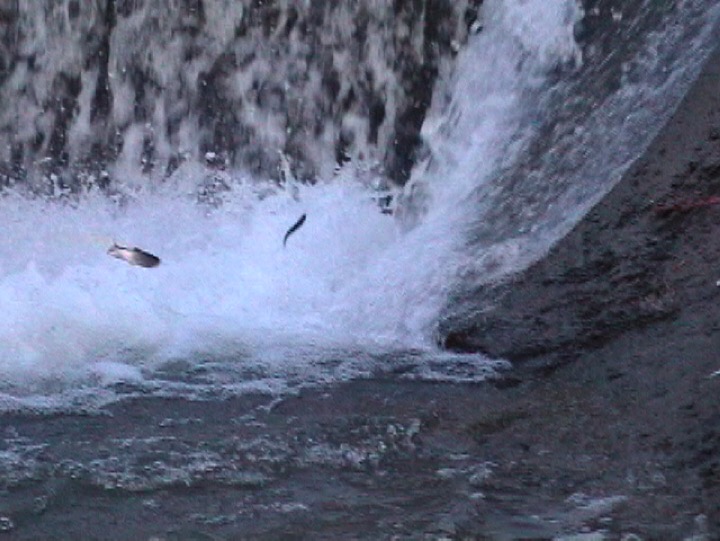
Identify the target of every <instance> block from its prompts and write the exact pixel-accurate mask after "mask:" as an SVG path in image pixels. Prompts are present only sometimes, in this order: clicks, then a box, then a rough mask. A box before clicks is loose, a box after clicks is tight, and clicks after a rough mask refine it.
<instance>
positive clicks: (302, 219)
mask: <svg viewBox="0 0 720 541" xmlns="http://www.w3.org/2000/svg"><path fill="white" fill-rule="evenodd" d="M305 218H306V216H305V214H303V215H302V216H300V219H299V220H298V221H297V222H295V224H293V226H292V227H291V228H290V229H288V231H287V233H285V238H283V246H285V243H286V242H287V240H288V237H289V236H290V235H292V234H293V233H295V231H297V230H298V229H300V228H301V227H302V224H304V223H305Z"/></svg>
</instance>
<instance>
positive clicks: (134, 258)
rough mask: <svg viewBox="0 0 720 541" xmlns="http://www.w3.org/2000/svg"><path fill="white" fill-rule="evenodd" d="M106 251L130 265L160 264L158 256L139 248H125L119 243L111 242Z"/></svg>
mask: <svg viewBox="0 0 720 541" xmlns="http://www.w3.org/2000/svg"><path fill="white" fill-rule="evenodd" d="M107 253H108V254H109V255H111V256H113V257H117V258H118V259H122V260H123V261H126V262H127V263H129V264H130V265H137V266H138V267H146V268H151V267H157V266H158V265H159V264H160V258H159V257H157V256H155V255H153V254H151V253H149V252H146V251H145V250H141V249H140V248H126V247H125V246H120V245H119V244H113V245H112V246H111V247H110V249H108V251H107Z"/></svg>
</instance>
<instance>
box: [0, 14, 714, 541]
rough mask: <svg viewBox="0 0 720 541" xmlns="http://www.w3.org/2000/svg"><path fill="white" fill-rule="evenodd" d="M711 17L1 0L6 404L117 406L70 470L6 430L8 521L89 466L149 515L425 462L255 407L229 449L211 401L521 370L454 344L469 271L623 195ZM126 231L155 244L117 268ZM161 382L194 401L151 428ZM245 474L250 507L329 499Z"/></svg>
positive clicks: (371, 433)
mask: <svg viewBox="0 0 720 541" xmlns="http://www.w3.org/2000/svg"><path fill="white" fill-rule="evenodd" d="M719 15H720V7H718V6H717V5H716V3H715V2H712V1H703V0H683V1H674V2H671V1H668V2H656V1H654V0H633V1H625V2H612V1H600V0H586V1H585V2H584V3H580V2H578V1H576V0H486V1H485V2H471V1H463V2H442V1H420V0H417V1H412V2H411V1H408V2H404V1H395V2H350V1H348V2H323V1H318V2H303V3H299V4H298V3H293V2H284V1H277V2H225V1H222V0H205V1H182V2H180V1H171V0H165V1H163V2H143V1H142V0H106V1H101V2H78V1H76V0H67V1H63V2H56V1H38V2H35V1H33V2H30V1H24V0H17V1H16V2H8V3H6V5H4V6H3V8H2V10H1V11H0V18H1V19H2V21H3V23H4V24H3V26H2V27H1V28H2V29H1V30H0V33H1V35H0V38H2V39H1V40H0V42H1V45H0V94H1V95H2V105H1V106H0V141H2V145H0V146H1V148H0V160H1V162H2V163H1V164H0V166H1V173H2V181H3V186H4V188H3V191H2V194H0V216H2V223H3V236H2V238H3V240H2V242H1V243H0V305H1V306H2V310H1V311H0V410H1V411H2V412H4V413H5V414H6V415H7V416H8V417H7V419H10V420H12V419H17V418H22V417H23V416H31V417H32V418H34V416H39V419H48V421H47V423H48V424H47V425H42V421H40V422H41V424H40V425H33V426H35V427H36V429H37V427H38V426H46V427H49V428H47V429H48V430H49V431H50V432H52V431H53V430H55V429H53V428H52V423H53V422H59V423H60V425H62V426H61V429H62V432H63V433H65V432H66V431H70V432H72V431H73V430H75V431H76V432H77V430H79V429H78V428H77V427H76V428H73V426H74V425H73V424H72V421H71V420H72V418H73V415H75V414H78V413H82V414H86V415H88V414H89V415H93V416H94V415H99V416H100V417H99V418H103V417H102V414H103V413H107V412H108V411H109V410H108V409H107V408H109V407H111V406H112V407H114V408H116V409H115V410H113V411H114V414H115V415H117V416H119V417H118V421H117V431H116V432H113V429H112V424H111V425H110V426H107V427H104V428H103V429H102V430H103V431H106V432H104V434H105V436H103V437H104V438H106V440H104V441H105V444H104V445H105V446H100V448H95V446H94V445H93V443H92V441H86V440H83V438H82V434H74V436H72V437H73V438H76V440H75V441H76V445H75V446H73V445H72V444H66V445H65V447H63V446H62V445H60V447H59V449H60V450H57V449H58V448H56V450H55V451H53V452H55V453H57V454H55V455H53V460H55V461H56V463H55V464H50V463H49V459H47V458H46V457H45V455H46V454H47V453H48V450H47V446H48V445H49V443H48V442H49V441H51V440H52V437H56V436H57V435H56V436H52V437H51V436H50V435H48V434H47V433H43V431H42V429H40V430H39V432H36V433H34V434H26V435H21V434H19V433H18V432H17V431H16V429H15V428H13V426H12V423H11V422H10V421H8V423H9V424H8V425H7V428H6V433H7V434H6V435H7V437H6V440H5V443H4V444H3V445H4V447H3V449H2V450H1V452H2V454H3V456H4V459H3V466H2V467H3V469H4V470H5V471H4V478H3V479H4V480H3V481H2V487H1V488H2V489H3V490H5V493H7V494H9V495H12V494H13V493H14V492H13V491H17V494H16V496H17V495H18V494H22V497H20V496H17V498H16V499H15V500H13V499H12V498H10V499H8V500H7V501H6V503H5V504H3V505H4V506H5V508H6V510H7V512H6V514H7V517H5V518H4V519H3V520H6V521H7V522H6V523H0V527H3V526H2V525H3V524H5V525H6V526H7V528H8V529H10V530H12V529H14V528H15V522H17V523H19V524H22V523H27V522H31V520H30V519H28V518H27V517H31V516H34V515H33V513H39V514H42V513H44V512H45V510H46V509H47V508H48V506H52V502H53V501H54V499H53V498H55V496H53V495H54V494H56V493H57V491H58V490H60V491H61V492H62V490H65V488H62V489H60V488H58V487H65V486H66V483H71V482H72V480H77V482H78V483H80V485H81V486H82V487H84V488H83V490H84V489H88V490H100V491H101V492H102V491H103V490H112V491H116V492H117V491H119V492H121V493H122V492H123V491H127V492H128V493H130V494H138V493H143V494H145V493H150V494H151V495H150V496H148V497H147V498H145V499H144V500H143V501H142V505H143V506H144V507H143V508H144V509H146V510H147V509H150V510H152V509H154V508H155V507H156V506H159V505H160V504H159V503H158V502H157V501H156V500H155V499H153V496H152V493H153V492H152V491H157V490H166V489H168V487H176V486H184V487H199V486H210V487H215V488H213V489H212V490H221V489H220V488H217V487H222V490H225V489H226V488H227V487H235V488H237V487H241V488H243V489H244V488H247V487H250V488H253V489H255V490H258V489H260V488H262V487H264V486H265V485H266V483H268V482H269V480H270V479H272V478H273V476H274V475H278V474H279V472H280V471H284V469H288V468H290V469H292V468H294V467H300V466H298V465H301V466H302V468H304V467H308V465H313V464H320V465H322V466H323V467H329V468H331V469H332V468H336V467H337V468H341V469H342V468H344V467H348V468H350V470H352V469H353V468H360V469H362V468H365V467H370V466H372V464H376V463H377V462H378V461H380V460H381V459H382V457H384V456H386V455H387V454H388V453H391V454H393V456H396V455H397V456H404V454H407V453H410V454H412V453H413V452H414V451H413V450H414V449H415V447H414V443H413V434H415V433H416V432H417V430H418V429H419V428H418V426H415V425H413V424H412V423H410V424H408V425H407V426H395V425H393V424H392V423H388V422H386V420H383V419H379V418H373V419H371V420H369V421H367V420H366V422H365V423H364V424H363V423H360V424H359V425H358V426H345V427H342V428H341V429H338V432H337V438H338V439H339V440H346V441H331V440H332V437H331V439H330V440H328V441H316V440H313V435H312V434H309V433H307V432H303V430H300V429H297V430H295V431H293V430H292V429H290V428H288V427H287V426H285V424H286V423H289V421H287V420H284V421H282V422H281V424H282V430H280V429H279V428H278V426H275V427H274V428H268V426H267V425H265V424H263V423H271V422H272V421H271V420H270V421H269V420H268V419H267V418H265V420H264V421H263V422H262V423H261V422H260V421H259V420H258V419H259V417H257V418H256V417H255V416H254V414H251V413H247V417H246V418H243V417H237V418H234V419H233V420H232V426H233V430H234V432H235V438H236V439H233V440H232V441H231V440H226V439H223V430H222V429H221V428H220V427H221V426H222V421H221V420H222V413H220V412H219V411H218V408H220V405H221V404H223V403H224V402H223V401H227V400H230V401H234V402H233V404H235V405H234V406H233V408H236V409H233V411H235V412H237V411H240V410H243V408H245V409H246V410H247V411H248V412H252V411H255V409H254V408H256V407H261V409H262V408H267V407H270V406H269V404H270V403H271V402H270V401H271V400H274V399H277V398H278V397H282V396H285V395H286V394H287V393H293V392H297V391H299V390H301V389H316V391H315V392H316V393H318V396H321V394H322V393H323V392H324V391H323V389H324V388H326V387H327V386H328V385H332V384H337V383H339V382H343V381H350V380H355V379H357V378H370V377H374V378H377V377H380V378H390V379H392V380H394V381H396V383H397V384H398V385H399V386H400V387H402V382H403V381H415V382H418V381H419V382H437V381H445V382H456V383H457V384H467V383H474V382H479V381H483V380H485V379H486V378H488V377H490V378H497V377H501V376H502V374H503V373H504V371H505V370H506V369H507V368H508V367H509V365H508V364H507V363H505V362H503V361H502V360H491V359H487V358H485V357H483V356H482V355H479V354H478V355H462V356H461V355H453V354H450V353H446V352H443V351H442V350H441V349H439V346H438V344H441V343H442V336H441V335H439V333H438V325H439V322H440V321H441V320H442V319H443V318H446V317H447V316H448V315H452V316H453V317H472V313H473V305H472V299H470V298H467V296H466V295H463V292H464V291H467V290H469V289H470V288H471V287H472V286H476V285H477V284H478V283H481V282H483V281H486V280H490V279H496V278H498V277H501V276H503V275H506V274H507V273H510V272H513V271H516V270H518V269H521V268H523V267H525V266H526V265H528V264H529V263H531V262H532V261H534V260H536V259H537V258H539V257H541V256H542V255H543V254H544V253H545V252H546V251H547V249H548V248H549V247H550V246H551V245H552V244H553V242H555V241H556V240H557V239H558V238H560V237H561V236H562V235H563V234H565V233H566V232H567V231H568V229H569V228H570V227H571V226H572V225H573V224H574V223H576V222H577V220H578V219H579V218H580V217H581V216H582V215H583V214H584V213H585V212H586V211H587V210H588V208H590V207H591V206H592V205H593V204H594V203H595V202H597V201H598V199H599V198H600V197H602V196H603V195H604V194H605V193H607V191H608V190H609V189H610V188H611V187H612V186H613V185H614V183H615V182H617V180H618V179H619V178H620V176H621V175H622V173H623V172H624V171H625V170H626V168H627V167H628V165H629V164H630V163H631V161H632V160H633V159H635V158H636V157H637V156H638V155H639V153H640V152H642V150H643V149H644V148H645V147H646V146H647V144H648V143H649V141H650V139H651V138H652V136H653V134H654V133H656V132H657V130H658V129H659V128H660V127H661V125H662V123H663V121H664V120H665V119H666V118H667V117H668V116H669V114H670V113H671V112H672V111H673V108H674V107H675V106H676V105H677V103H678V101H679V99H680V98H681V97H682V96H683V94H684V93H685V92H686V90H687V88H688V87H689V85H690V83H691V82H692V81H693V79H694V78H695V77H696V75H697V73H698V71H699V69H700V66H701V65H702V63H703V60H704V59H705V58H706V57H707V55H708V53H709V51H710V49H711V47H712V44H713V43H714V39H716V38H717V29H716V23H717V19H718V16H719ZM302 214H306V215H307V220H306V222H305V224H304V225H303V226H302V227H301V228H300V229H299V230H298V231H297V232H295V233H294V234H293V235H292V236H291V237H290V238H289V240H288V242H287V246H283V242H282V241H283V236H284V234H285V232H286V230H287V229H288V228H289V227H290V226H291V225H292V224H293V223H295V221H296V220H297V219H298V217H299V216H301V215H302ZM114 241H115V242H118V243H119V244H124V245H131V246H139V247H141V248H143V249H145V250H148V251H150V252H152V253H155V254H157V255H158V256H160V257H161V259H162V264H161V265H160V266H159V267H157V268H154V269H144V268H139V267H131V266H128V265H125V264H124V263H123V262H121V261H118V260H116V259H112V258H110V257H108V256H107V255H106V254H105V252H106V250H107V248H109V247H110V245H112V243H113V242H114ZM258 397H260V398H258ZM141 398H142V399H145V400H160V402H157V403H156V402H152V404H155V405H156V406H154V407H157V408H158V410H157V411H160V412H162V403H163V402H162V400H163V399H171V398H172V399H185V400H188V402H187V403H185V404H186V405H184V406H182V407H183V408H187V409H188V411H187V412H184V413H182V414H178V415H177V416H175V417H173V415H174V414H173V415H170V414H168V416H167V418H165V417H164V416H163V414H162V413H157V411H155V413H153V416H155V417H157V419H155V418H154V421H153V422H154V423H155V424H152V423H151V424H150V425H149V426H152V427H154V430H147V431H143V430H142V429H140V428H131V426H132V423H131V421H130V420H128V419H132V415H134V414H135V413H133V408H142V406H140V405H139V404H140V402H138V404H137V405H133V404H135V402H134V401H135V400H140V399H141ZM243 400H244V401H246V402H243ZM198 403H204V404H205V407H206V408H207V410H206V414H207V423H209V426H211V427H212V428H208V429H207V431H208V433H207V434H205V433H204V432H203V431H204V430H206V429H203V428H201V426H202V421H201V417H202V415H204V414H202V413H200V410H199V409H197V406H196V404H198ZM118 404H119V405H118ZM123 404H124V405H123ZM157 404H160V405H159V406H157ZM194 404H195V405H194ZM238 404H239V405H238ZM118 408H119V409H118ZM124 408H125V409H124ZM258 411H260V410H258ZM263 411H266V410H263ZM50 414H52V415H57V416H55V417H47V416H48V415H50ZM123 415H127V416H128V417H127V418H125V417H123ZM258 415H260V414H258ZM14 416H19V417H14ZM50 419H54V421H52V422H51V421H50ZM349 422H350V421H349ZM163 423H165V425H163ZM158 426H160V427H162V428H167V427H170V428H172V427H175V428H177V427H178V426H181V427H182V430H183V431H189V433H191V434H193V435H192V437H191V440H192V441H193V443H192V444H190V443H187V442H185V443H181V442H180V441H179V440H178V439H176V436H173V437H170V436H167V437H166V436H164V432H163V431H162V430H160V431H159V432H158V431H157V427H158ZM258 427H260V428H258ZM61 429H60V428H58V429H57V430H61ZM34 430H35V429H34ZM145 432H147V433H145ZM239 434H244V437H245V438H246V441H245V442H244V443H241V442H240V441H238V440H237V436H238V435H239ZM212 438H215V439H214V440H213V439H212ZM201 441H202V442H204V441H216V442H217V443H216V444H212V445H210V446H209V447H208V446H207V445H205V444H204V443H203V444H200V443H198V442H201ZM208 445H209V444H208ZM373 453H374V454H373ZM44 457H45V458H44ZM462 460H463V459H462V457H460V458H458V461H460V462H462ZM373 461H375V462H373ZM302 468H301V469H302ZM463 468H465V470H464V471H471V470H472V471H473V472H475V474H477V475H481V473H482V468H481V466H479V465H477V464H475V465H463ZM473 468H474V469H473ZM448 475H451V474H450V473H448ZM405 482H408V483H410V484H412V480H408V479H405ZM28 487H30V488H28ZM36 487H42V488H36ZM88 487H89V488H88ZM326 489H327V490H330V487H329V486H328V487H326ZM288 490H289V489H288ZM113 493H115V492H113ZM253 494H255V496H252V497H251V496H249V495H248V496H244V497H246V498H251V499H252V498H254V500H257V501H253V502H252V505H254V506H256V507H254V508H253V509H255V511H254V512H255V513H260V514H262V513H263V512H265V513H266V514H267V513H270V514H274V515H282V516H290V515H294V514H296V513H299V514H302V513H306V512H307V510H308V509H309V507H311V506H312V502H311V501H310V499H308V498H307V497H301V498H300V499H299V500H297V501H296V500H293V498H292V497H290V495H289V493H287V494H286V495H285V496H283V497H281V496H280V495H279V494H275V493H273V494H270V493H268V494H265V495H264V496H263V495H260V496H258V495H257V494H262V491H260V492H259V493H258V492H256V493H253ZM325 496H328V495H327V494H325ZM346 496H347V495H346ZM103 497H106V496H103ZM23 498H24V499H23ZM358 498H359V500H358V502H359V503H358V505H364V504H363V502H361V501H360V500H361V499H362V498H360V497H359V496H358ZM10 501H15V502H16V503H7V502H10ZM18 502H20V503H18ZM248 505H250V503H248ZM388 505H390V503H388ZM423 505H427V506H428V507H423ZM438 505H439V504H438V502H437V501H433V502H418V506H420V507H419V508H421V509H428V510H429V511H428V512H432V511H430V510H432V509H435V510H438V509H439V507H437V506H438ZM263 506H265V507H263ZM440 507H442V506H440ZM1 509H2V508H0V510H1ZM262 510H264V511H262ZM445 510H446V511H447V509H445ZM126 512H129V511H126ZM198 513H199V512H198ZM238 513H240V512H239V511H237V510H236V511H233V512H229V511H227V510H225V511H223V510H219V509H218V510H215V511H212V512H211V511H208V512H207V513H205V514H202V513H200V514H199V515H198V516H196V517H195V518H196V519H197V520H196V521H195V522H196V523H198V524H205V525H207V524H213V523H214V522H213V521H216V522H217V523H218V524H220V523H222V524H225V525H227V524H231V525H232V524H233V523H234V522H233V521H235V522H237V521H238V520H241V519H242V520H245V518H246V517H245V518H243V517H241V516H240V514H241V513H240V514H238ZM340 514H342V513H340ZM18 517H19V518H18ZM23 517H25V518H23ZM271 522H272V521H271ZM279 522H280V523H282V520H280V521H279ZM388 527H389V526H388ZM18 531H22V528H19V529H18ZM360 531H362V527H361V526H358V532H360ZM358 535H359V534H358ZM118 538H122V536H120V537H118Z"/></svg>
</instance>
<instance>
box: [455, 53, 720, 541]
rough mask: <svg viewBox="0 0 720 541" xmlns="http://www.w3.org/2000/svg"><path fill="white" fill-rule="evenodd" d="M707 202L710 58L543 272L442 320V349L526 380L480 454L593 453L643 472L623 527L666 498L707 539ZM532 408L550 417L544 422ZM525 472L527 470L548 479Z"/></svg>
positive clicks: (711, 509) (712, 129) (719, 127)
mask: <svg viewBox="0 0 720 541" xmlns="http://www.w3.org/2000/svg"><path fill="white" fill-rule="evenodd" d="M718 196H720V53H718V52H716V53H715V54H714V55H713V56H712V57H711V58H710V60H709V62H708V63H707V65H706V67H705V69H704V72H703V74H702V75H701V77H700V79H699V80H698V81H697V82H696V83H695V85H694V87H693V89H692V90H691V92H690V93H689V94H688V95H687V97H686V98H685V100H684V101H683V103H682V104H681V106H680V107H679V108H678V110H677V111H676V113H675V115H674V117H673V118H672V119H671V121H670V122H669V123H668V124H667V126H666V127H665V128H664V130H663V131H662V132H661V133H660V135H659V136H658V137H657V138H656V139H655V140H654V142H653V144H652V145H651V146H650V148H649V149H648V151H647V152H646V153H645V155H644V156H643V157H642V158H641V159H639V160H638V161H637V162H636V163H635V164H634V166H633V167H632V168H631V170H630V171H629V173H628V174H627V175H626V176H625V178H624V179H623V180H622V181H621V182H620V184H618V185H617V186H616V187H615V189H614V190H613V191H612V192H611V193H610V194H609V195H608V196H606V197H605V198H604V199H603V201H602V202H601V203H600V204H598V205H597V206H596V207H595V208H594V209H593V210H592V211H591V212H590V213H589V214H588V215H587V216H586V217H585V218H584V219H583V220H582V222H580V223H579V224H578V225H577V226H576V227H575V228H574V230H573V231H572V232H571V233H570V234H569V235H568V236H567V237H566V238H564V239H563V240H562V241H560V242H559V243H558V244H557V245H556V246H555V247H554V248H553V249H552V250H551V251H550V253H549V254H548V255H547V257H546V258H545V259H544V260H542V261H540V262H538V263H536V264H535V265H533V266H532V267H531V268H529V269H527V270H526V271H525V272H523V273H521V274H519V275H517V276H514V277H512V279H510V280H508V281H506V282H504V283H500V284H495V285H493V286H489V287H486V288H484V289H481V290H478V291H476V292H475V296H476V299H477V301H478V307H479V308H478V310H477V312H475V313H472V314H471V313H465V314H462V315H455V316H453V317H449V318H447V319H446V320H445V322H444V323H443V331H444V339H445V344H446V345H447V347H449V348H451V349H455V350H460V351H482V352H485V353H487V354H489V355H491V356H494V357H504V358H507V359H510V360H513V361H516V366H517V367H518V370H519V372H521V373H522V372H523V371H524V370H528V371H529V372H528V373H530V374H532V375H531V376H529V380H530V381H533V383H530V384H528V385H527V386H521V387H522V391H521V392H516V390H511V391H508V393H511V394H513V393H514V394H516V395H517V396H516V397H515V399H517V400H520V401H521V402H522V401H525V402H526V403H527V405H526V406H527V407H525V409H523V407H522V406H520V405H518V404H513V400H512V399H510V400H507V402H508V403H507V405H506V406H504V408H503V410H502V414H498V415H502V416H509V417H510V418H512V419H513V421H512V422H511V423H510V422H509V423H507V426H505V425H503V427H501V428H502V429H501V430H494V431H493V432H492V434H491V435H489V436H488V440H487V441H488V445H487V448H488V449H492V448H501V449H505V448H508V447H509V448H512V447H513V445H514V443H512V442H516V443H517V441H521V440H522V439H523V438H527V437H531V435H532V434H539V433H540V432H542V431H545V430H549V431H553V433H555V435H556V436H558V437H561V438H564V442H565V443H564V446H563V449H564V452H566V453H568V454H569V455H571V456H575V453H584V452H590V451H588V450H590V449H592V453H598V452H599V450H602V449H605V451H602V452H601V453H600V454H601V455H602V457H600V458H598V460H600V459H602V460H606V461H607V464H606V468H612V469H618V470H621V469H626V470H627V471H628V472H629V471H634V472H635V473H637V472H638V471H639V470H638V468H640V469H642V468H647V467H648V465H652V467H653V468H656V470H657V473H658V475H657V479H662V483H661V484H662V486H660V485H658V484H657V483H656V484H655V485H653V486H650V485H652V483H650V485H647V486H645V488H644V490H646V491H647V494H651V495H652V500H653V502H655V503H653V504H652V505H650V507H646V508H645V509H644V510H640V509H635V510H633V511H630V510H628V514H629V515H628V516H630V515H631V514H632V513H637V515H636V516H644V515H645V514H648V513H649V515H648V518H647V520H648V521H649V523H652V521H653V520H656V521H657V522H656V524H660V523H662V522H663V521H664V520H666V519H663V518H661V517H660V516H659V515H658V517H657V518H655V519H653V518H650V515H652V513H650V511H651V510H654V511H653V512H654V513H656V514H657V513H662V511H661V509H660V508H661V507H662V506H661V505H660V504H659V502H660V501H661V500H663V499H664V498H670V499H672V498H676V497H682V498H685V499H687V501H688V504H687V505H688V507H687V508H686V510H687V513H690V512H691V511H690V510H694V511H695V513H696V514H698V515H702V517H704V518H701V520H705V519H707V520H708V527H709V528H710V534H709V535H710V537H707V538H708V539H716V538H717V537H713V536H712V535H713V533H714V534H715V535H720V534H719V533H718V532H720V488H718V487H720V459H719V458H718V457H720V402H718V400H717V396H718V393H719V392H720V377H717V376H711V374H713V373H714V372H715V371H717V370H718V369H720V357H718V353H717V352H718V351H720V319H718V305H719V303H720V287H719V286H720V236H718V234H717V232H718V228H719V227H720V197H718ZM548 408H550V409H552V410H553V411H554V410H555V408H560V409H561V410H562V412H563V414H562V415H561V416H560V417H557V418H554V420H553V419H551V418H547V417H546V416H545V415H544V414H543V413H542V412H543V411H545V410H546V409H548ZM531 410H532V411H531ZM518 412H521V413H523V415H524V416H525V417H523V416H522V415H521V416H519V417H518ZM525 418H527V419H529V420H527V419H526V420H523V419H525ZM517 419H520V420H517ZM581 419H585V420H584V421H581ZM480 429H482V426H480ZM544 440H545V438H544V437H540V438H539V440H538V441H544ZM542 445H548V443H547V442H544V443H542ZM553 445H554V444H553ZM603 453H604V454H603ZM603 457H604V458H603ZM528 460H530V459H528ZM528 464H531V466H529V467H530V468H531V470H532V471H534V472H536V473H537V472H538V471H542V470H543V468H552V467H554V466H552V464H553V462H552V460H551V459H547V460H546V459H540V458H533V459H531V460H530V462H528ZM633 464H634V465H633ZM642 464H644V465H645V466H642ZM509 475H510V472H508V476H509ZM547 475H548V476H552V474H551V473H549V471H548V473H547ZM593 475H594V474H593ZM597 475H598V476H600V473H597ZM633 475H635V474H633ZM571 477H572V476H571ZM610 477H611V476H610ZM599 478H600V477H597V479H599ZM633 479H635V481H633V482H637V480H638V478H637V477H633ZM635 488H636V489H637V488H638V487H635ZM627 489H628V485H625V488H624V489H623V490H627ZM689 502H693V503H689ZM642 505H646V506H647V505H648V502H647V500H646V501H645V503H644V504H642ZM688 517H689V515H687V516H686V515H683V517H680V516H678V518H677V522H676V523H677V524H679V523H680V521H681V520H689V518H688ZM650 530H652V528H650V529H649V530H648V531H650ZM653 535H657V536H658V537H657V538H659V539H660V538H662V539H666V538H667V539H671V538H672V539H675V538H679V537H673V536H678V535H679V534H678V533H677V532H675V533H672V532H671V531H670V530H665V531H661V530H658V531H656V532H654V533H653ZM653 538H654V537H653Z"/></svg>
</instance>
